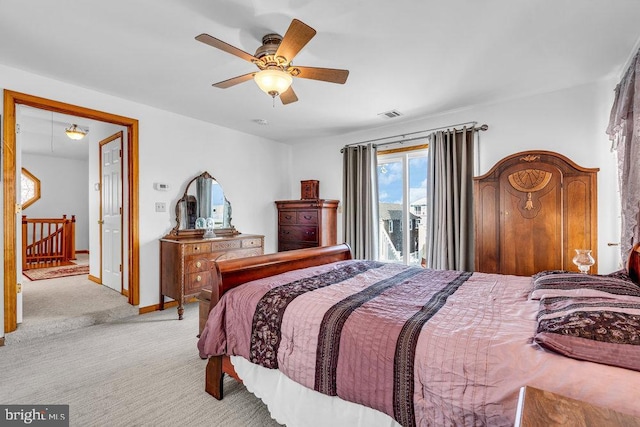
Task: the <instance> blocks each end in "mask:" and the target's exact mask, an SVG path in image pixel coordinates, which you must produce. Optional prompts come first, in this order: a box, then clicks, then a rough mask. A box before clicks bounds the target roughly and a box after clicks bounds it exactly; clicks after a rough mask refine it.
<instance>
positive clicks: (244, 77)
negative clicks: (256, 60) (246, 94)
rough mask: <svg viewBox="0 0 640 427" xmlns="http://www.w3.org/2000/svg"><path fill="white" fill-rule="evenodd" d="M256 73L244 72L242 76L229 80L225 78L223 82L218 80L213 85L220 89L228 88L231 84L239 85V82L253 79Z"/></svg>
mask: <svg viewBox="0 0 640 427" xmlns="http://www.w3.org/2000/svg"><path fill="white" fill-rule="evenodd" d="M255 74H256V73H249V74H243V75H241V76H237V77H233V78H231V79H228V80H224V81H221V82H218V83H214V84H213V85H212V86H215V87H218V88H220V89H226V88H229V87H231V86H235V85H237V84H239V83H243V82H246V81H247V80H251V79H253V76H254V75H255Z"/></svg>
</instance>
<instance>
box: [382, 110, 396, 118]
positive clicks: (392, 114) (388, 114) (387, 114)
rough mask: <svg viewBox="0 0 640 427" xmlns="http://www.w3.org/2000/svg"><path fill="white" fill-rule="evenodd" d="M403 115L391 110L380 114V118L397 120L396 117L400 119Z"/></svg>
mask: <svg viewBox="0 0 640 427" xmlns="http://www.w3.org/2000/svg"><path fill="white" fill-rule="evenodd" d="M401 115H402V113H401V112H400V111H398V110H390V111H385V112H384V113H379V114H378V116H380V117H382V118H383V119H395V118H396V117H400V116H401Z"/></svg>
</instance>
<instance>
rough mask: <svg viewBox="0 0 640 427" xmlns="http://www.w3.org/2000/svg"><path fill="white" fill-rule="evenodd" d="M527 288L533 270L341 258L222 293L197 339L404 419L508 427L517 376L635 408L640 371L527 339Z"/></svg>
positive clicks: (210, 351)
mask: <svg viewBox="0 0 640 427" xmlns="http://www.w3.org/2000/svg"><path fill="white" fill-rule="evenodd" d="M530 290H531V278H529V277H516V276H503V275H490V274H482V273H473V274H471V273H465V272H457V271H440V270H425V269H421V268H413V267H406V266H402V265H398V264H384V263H377V262H372V261H357V260H353V261H342V262H338V263H333V264H328V265H323V266H318V267H312V268H308V269H303V270H296V271H292V272H288V273H285V274H282V275H279V276H274V277H269V278H265V279H261V280H257V281H255V282H251V283H250V284H248V285H243V286H240V287H238V288H235V289H233V290H231V291H229V292H228V293H227V294H225V295H224V296H223V298H222V299H221V301H220V302H219V304H217V305H216V307H215V308H214V309H213V310H212V311H211V313H210V316H209V319H208V321H207V324H206V326H205V328H204V330H203V333H202V335H201V338H200V341H199V342H198V348H199V350H200V354H201V356H202V357H206V356H212V355H221V354H228V355H237V356H242V357H244V358H246V359H248V360H250V361H251V362H253V363H257V364H260V365H262V366H265V367H268V368H277V369H279V370H280V371H281V372H282V373H284V374H285V375H287V376H288V377H290V378H291V379H292V380H294V381H296V382H298V383H300V384H302V385H304V386H306V387H309V388H311V389H314V390H317V391H319V392H322V393H325V394H329V395H336V396H339V397H340V398H342V399H345V400H348V401H351V402H356V403H359V404H362V405H365V406H368V407H372V408H375V409H377V410H379V411H382V412H385V413H387V414H389V415H390V416H391V417H393V418H394V419H396V420H397V421H398V422H399V423H400V424H402V425H404V426H413V425H425V426H426V425H513V421H514V418H515V411H516V402H517V395H518V390H519V388H520V387H521V386H523V385H531V386H534V387H538V388H543V389H547V390H550V391H555V392H558V393H561V394H565V395H568V396H570V397H574V398H576V399H583V400H587V401H591V402H592V403H596V404H599V405H602V406H610V407H613V408H615V409H618V410H622V411H624V412H630V413H632V414H633V413H634V411H635V412H636V413H635V415H640V413H638V412H640V410H639V409H629V408H635V402H636V401H637V397H638V396H640V394H638V393H640V389H639V387H640V385H635V384H640V375H636V376H635V377H633V378H634V379H635V380H636V381H635V384H634V383H633V382H631V383H630V382H629V377H625V375H634V374H638V373H633V372H631V371H627V370H624V369H621V368H613V367H607V366H603V367H602V369H603V371H602V373H595V374H594V373H593V371H594V367H596V368H595V369H596V370H599V369H600V367H601V365H597V364H593V363H590V362H579V361H575V360H573V359H568V358H565V357H562V356H559V355H556V354H553V353H549V352H547V351H545V350H543V349H541V348H539V347H537V346H536V345H535V344H533V343H532V337H533V335H534V333H535V314H536V309H537V302H535V301H529V300H528V298H527V297H528V294H529V292H530ZM560 379H562V380H560ZM587 380H588V381H587ZM600 381H602V382H601V383H600ZM603 384H606V389H607V390H606V392H605V391H603V390H604V389H605V386H604V385H603ZM634 395H635V398H634V397H633V396H634ZM627 406H629V408H627Z"/></svg>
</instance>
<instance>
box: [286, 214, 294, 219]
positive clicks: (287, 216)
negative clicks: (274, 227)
mask: <svg viewBox="0 0 640 427" xmlns="http://www.w3.org/2000/svg"><path fill="white" fill-rule="evenodd" d="M284 217H285V218H286V219H291V218H293V217H292V216H291V215H285V216H284Z"/></svg>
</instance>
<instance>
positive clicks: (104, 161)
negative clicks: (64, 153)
mask: <svg viewBox="0 0 640 427" xmlns="http://www.w3.org/2000/svg"><path fill="white" fill-rule="evenodd" d="M100 170H101V174H100V176H101V185H100V193H101V194H100V196H101V199H102V209H101V212H102V218H101V225H102V232H101V237H102V260H101V264H102V271H101V278H102V284H103V285H105V286H108V287H110V288H111V289H113V290H115V291H118V292H120V293H122V133H121V132H119V133H118V134H116V135H114V136H112V137H109V138H107V139H105V140H104V141H102V142H100Z"/></svg>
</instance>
